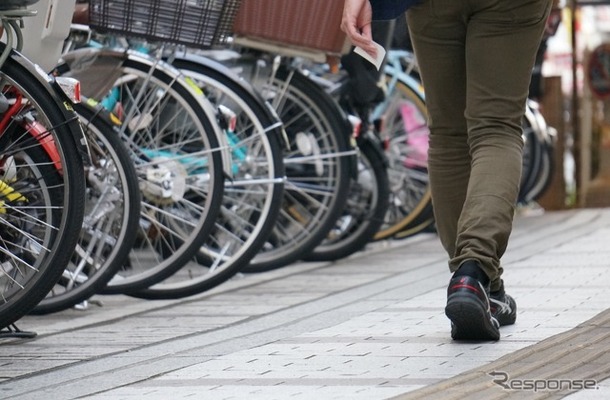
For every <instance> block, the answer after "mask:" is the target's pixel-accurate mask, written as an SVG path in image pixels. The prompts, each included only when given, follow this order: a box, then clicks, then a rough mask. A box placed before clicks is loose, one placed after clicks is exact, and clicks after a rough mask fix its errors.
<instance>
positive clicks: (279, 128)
mask: <svg viewBox="0 0 610 400" xmlns="http://www.w3.org/2000/svg"><path fill="white" fill-rule="evenodd" d="M172 59H175V60H181V61H187V62H192V63H195V64H200V65H203V66H204V67H207V68H209V69H212V70H214V71H216V72H218V73H220V74H223V75H226V76H229V77H231V78H233V81H234V82H235V83H237V84H239V86H241V88H242V89H243V90H245V91H247V92H248V93H250V94H251V95H252V96H254V97H256V98H259V99H262V96H261V94H260V93H259V92H258V91H257V90H254V89H253V87H252V86H251V85H249V84H246V83H245V81H244V80H243V79H242V78H241V77H240V76H239V75H238V74H237V73H235V71H233V70H232V69H231V68H229V67H227V66H226V65H224V64H222V63H220V62H218V61H215V60H213V59H211V58H209V57H203V56H200V55H198V54H193V53H189V52H179V53H177V54H175V55H174V56H173V57H172ZM261 103H264V104H265V105H266V106H267V110H268V111H269V113H270V114H271V115H272V116H273V117H274V118H273V119H274V120H276V121H278V123H277V124H274V125H272V126H269V127H266V129H265V133H272V134H275V135H278V139H279V142H280V143H282V144H283V147H284V148H285V149H289V148H290V143H289V142H290V141H289V140H288V135H287V133H286V131H285V130H284V125H283V123H282V122H281V120H280V118H279V117H278V116H277V112H276V111H275V109H274V108H273V107H271V106H270V104H269V103H268V102H267V101H265V100H262V101H261Z"/></svg>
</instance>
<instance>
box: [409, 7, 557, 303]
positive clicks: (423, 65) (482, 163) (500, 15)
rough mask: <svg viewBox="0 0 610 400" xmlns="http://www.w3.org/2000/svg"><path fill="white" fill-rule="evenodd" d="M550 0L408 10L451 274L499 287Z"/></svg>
mask: <svg viewBox="0 0 610 400" xmlns="http://www.w3.org/2000/svg"><path fill="white" fill-rule="evenodd" d="M551 4H552V0H422V1H421V3H420V4H419V5H417V6H414V7H413V8H411V9H410V10H409V11H408V12H407V20H408V26H409V31H410V35H411V40H412V41H413V46H414V49H415V55H416V58H417V61H418V63H419V68H420V72H421V76H422V80H423V84H424V89H425V93H426V105H427V108H428V113H429V127H430V150H429V159H428V163H429V164H428V168H429V175H430V187H431V191H432V203H433V207H434V213H435V219H436V224H437V229H438V233H439V236H440V240H441V242H442V244H443V246H444V248H445V250H446V251H447V253H448V254H449V268H450V270H451V271H452V272H453V271H455V270H456V269H457V268H458V267H459V266H460V265H461V264H462V263H463V262H464V261H466V260H468V259H474V260H478V261H479V263H480V264H481V267H482V268H483V270H484V271H485V273H486V274H487V275H488V276H489V278H490V280H491V290H492V291H494V290H498V289H499V286H500V284H501V280H500V276H501V275H502V266H501V264H500V259H501V257H502V255H503V254H504V252H505V251H506V247H507V244H508V239H509V236H510V233H511V231H512V224H513V217H514V213H515V204H516V200H517V195H518V192H519V182H520V179H521V168H522V151H523V139H522V131H521V121H522V118H523V114H524V110H525V102H526V99H527V95H528V88H529V82H530V78H531V73H532V68H533V66H534V59H535V56H536V50H537V49H538V46H539V44H540V40H541V37H542V32H543V29H544V25H545V21H546V17H547V16H548V13H549V11H550V8H551Z"/></svg>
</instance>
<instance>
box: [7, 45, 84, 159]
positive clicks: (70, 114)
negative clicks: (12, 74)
mask: <svg viewBox="0 0 610 400" xmlns="http://www.w3.org/2000/svg"><path fill="white" fill-rule="evenodd" d="M3 46H4V44H3V43H2V44H0V52H1V51H2V50H3V48H4V47H3ZM10 57H11V58H12V59H13V60H14V61H16V62H18V63H19V64H20V65H21V66H22V67H23V68H25V69H27V70H28V71H30V72H31V73H32V76H35V77H36V78H37V80H38V81H39V82H40V84H41V85H43V86H44V87H45V88H47V89H48V91H49V93H50V94H51V96H52V97H53V99H54V100H56V101H57V102H58V103H59V104H63V107H60V108H61V111H62V113H63V114H64V117H65V119H66V125H67V126H68V127H69V128H70V132H71V134H72V138H73V139H74V144H75V148H76V149H77V150H78V154H79V155H80V157H81V159H82V160H83V162H84V163H90V161H91V154H90V153H89V145H88V144H87V139H86V138H85V133H84V132H83V130H82V128H81V126H80V122H79V120H78V116H77V115H76V114H75V113H74V109H73V107H72V100H70V99H69V98H68V96H67V95H66V94H65V93H64V91H63V90H62V89H61V88H60V87H59V84H58V83H57V82H56V81H55V78H54V77H53V76H52V75H49V74H47V73H46V72H44V71H43V70H42V69H41V68H40V67H39V66H37V65H35V64H33V63H32V62H31V61H30V60H28V59H27V58H26V57H24V56H23V55H22V54H21V53H19V52H17V51H15V50H13V51H12V52H11V55H10Z"/></svg>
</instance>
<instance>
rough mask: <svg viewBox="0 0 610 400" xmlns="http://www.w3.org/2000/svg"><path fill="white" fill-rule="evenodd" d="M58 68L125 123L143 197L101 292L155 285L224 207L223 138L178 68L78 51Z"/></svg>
mask: <svg viewBox="0 0 610 400" xmlns="http://www.w3.org/2000/svg"><path fill="white" fill-rule="evenodd" d="M63 60H64V61H65V63H66V66H60V68H58V70H60V71H63V73H64V74H67V75H69V76H75V77H77V78H79V79H81V81H82V82H83V90H84V93H85V94H86V95H87V96H88V97H91V98H94V99H97V100H99V101H100V104H102V105H103V106H104V107H106V108H107V109H109V110H112V111H113V112H114V113H115V114H116V115H117V116H118V117H119V118H120V119H121V121H123V124H122V125H121V127H120V131H121V138H122V140H123V141H124V143H125V144H126V146H127V149H128V150H129V151H130V153H131V157H132V159H133V160H134V163H135V167H136V171H137V174H138V178H139V182H140V191H141V195H142V204H141V213H140V223H139V231H138V234H137V235H136V243H135V244H134V246H133V247H132V250H131V252H130V254H129V258H128V261H127V262H126V264H125V265H124V266H123V267H122V268H120V269H119V271H118V272H117V273H116V274H115V276H114V277H113V279H111V280H110V282H108V284H107V286H106V287H105V288H104V289H103V290H102V293H105V294H116V293H128V292H135V291H138V290H142V289H144V288H147V287H149V286H151V285H154V284H156V283H159V282H160V281H162V280H163V279H165V278H167V277H168V276H170V275H172V274H173V273H174V272H176V271H177V270H178V269H180V268H181V267H182V266H183V265H184V264H185V263H186V262H188V261H189V260H190V259H192V257H193V256H194V255H195V253H197V252H198V251H199V248H200V247H201V245H202V244H203V243H204V241H205V240H206V239H207V238H208V236H209V234H210V232H211V231H212V229H213V227H214V222H215V220H216V217H217V216H218V213H219V210H220V206H221V204H222V196H223V186H224V182H223V181H224V175H223V174H224V171H223V159H222V157H223V154H222V153H223V151H226V149H227V148H228V145H226V144H224V143H223V145H222V146H221V145H220V142H219V140H221V139H222V133H221V131H220V128H219V127H218V124H217V121H216V113H215V111H214V109H213V107H212V106H211V104H209V102H208V101H207V100H206V99H205V98H204V97H203V96H201V92H200V91H199V90H198V89H197V88H196V87H195V85H193V84H192V83H191V82H188V81H187V80H186V79H184V77H183V76H182V75H181V74H180V72H179V71H178V70H176V69H175V68H173V67H171V66H169V65H167V64H166V63H164V62H162V61H160V60H158V59H152V58H150V57H147V56H145V55H143V54H141V53H135V52H131V51H122V50H110V49H104V50H96V49H90V48H85V49H79V50H75V51H72V52H70V53H68V54H66V55H64V57H63Z"/></svg>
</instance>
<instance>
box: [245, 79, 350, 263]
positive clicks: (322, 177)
mask: <svg viewBox="0 0 610 400" xmlns="http://www.w3.org/2000/svg"><path fill="white" fill-rule="evenodd" d="M261 90H262V93H263V96H264V97H265V98H266V99H267V100H269V102H270V103H271V104H272V105H273V106H274V108H275V109H276V111H277V113H278V115H279V117H280V119H281V120H282V122H283V123H284V128H285V130H286V133H287V136H288V140H289V142H290V146H289V149H290V150H289V151H287V152H286V154H285V155H284V165H285V168H286V177H287V178H286V183H285V185H284V198H283V202H282V208H281V211H280V215H279V216H278V220H277V223H276V224H275V228H274V230H273V232H272V233H271V235H270V237H269V240H268V241H267V242H266V243H265V245H264V246H263V248H262V249H261V251H260V252H259V254H257V255H256V257H254V259H253V260H252V261H251V263H250V264H249V265H248V266H247V267H246V268H245V270H246V271H248V272H260V271H266V270H270V269H274V268H279V267H282V266H285V265H287V264H290V263H292V262H294V261H296V260H299V259H300V258H301V257H302V256H303V255H305V254H307V253H308V252H310V251H311V250H312V249H313V248H314V247H316V246H317V245H318V244H319V243H321V242H322V240H324V238H325V237H326V235H327V233H328V231H329V230H330V229H331V228H332V226H333V224H334V223H335V221H336V220H337V218H338V217H339V215H340V213H341V211H342V210H343V207H344V205H345V201H346V196H347V192H348V189H349V180H350V177H351V176H352V173H354V171H353V170H352V168H353V166H352V162H354V160H355V158H354V157H355V151H354V149H353V148H352V147H351V146H350V145H349V143H348V138H349V135H350V132H351V129H350V126H349V123H348V122H347V119H346V117H345V115H344V114H343V112H342V110H341V109H340V108H339V107H338V105H337V104H336V103H335V102H334V100H333V99H332V98H331V97H330V96H329V95H328V94H326V93H325V92H324V91H322V90H321V89H320V88H319V87H318V86H317V85H316V84H315V83H314V82H312V81H310V80H309V79H307V78H306V77H305V76H304V75H302V74H301V73H299V72H298V71H296V70H292V69H288V68H280V69H279V71H278V74H277V76H276V77H275V79H273V80H272V81H271V82H270V83H268V84H265V85H264V86H262V87H261Z"/></svg>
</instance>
